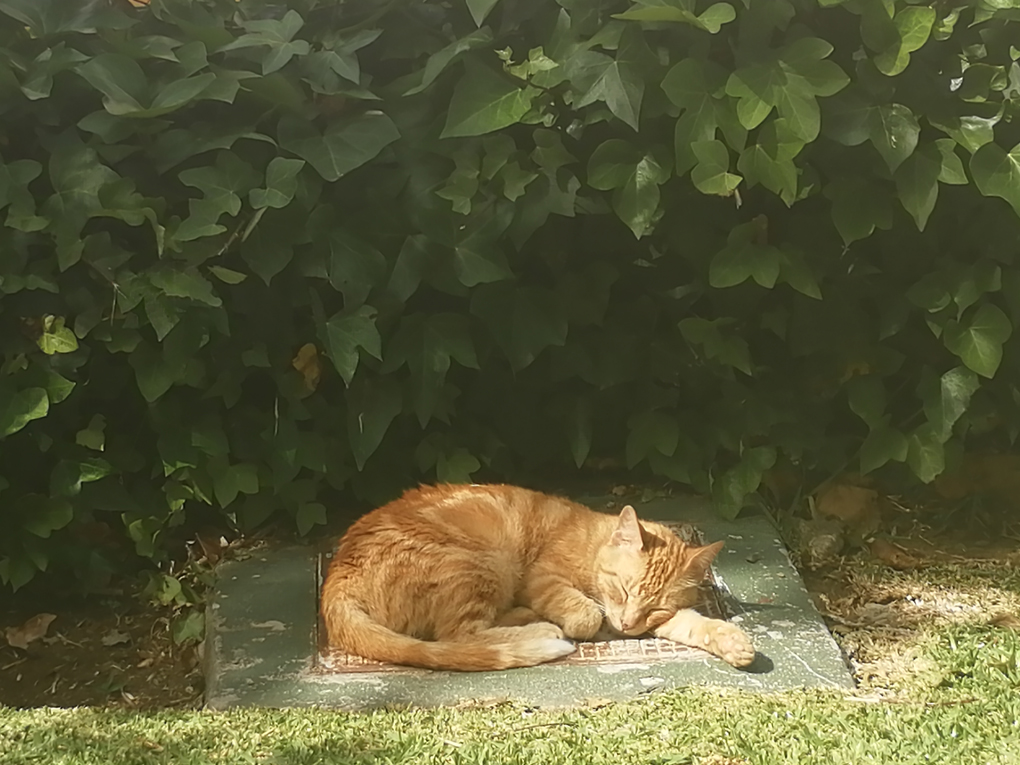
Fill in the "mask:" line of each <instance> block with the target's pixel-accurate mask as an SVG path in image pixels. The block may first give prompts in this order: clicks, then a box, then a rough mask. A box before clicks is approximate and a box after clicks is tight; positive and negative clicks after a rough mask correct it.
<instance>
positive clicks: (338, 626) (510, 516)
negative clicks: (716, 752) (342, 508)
mask: <svg viewBox="0 0 1020 765" xmlns="http://www.w3.org/2000/svg"><path fill="white" fill-rule="evenodd" d="M721 547H722V542H716V543H715V544H711V545H708V546H706V547H691V546H688V545H686V544H684V542H682V541H681V540H680V539H678V538H677V536H676V535H675V534H673V533H672V532H671V531H670V530H669V529H667V528H665V527H664V526H661V525H659V524H656V523H648V522H639V521H638V519H637V516H636V515H635V513H634V508H632V507H630V506H629V505H628V506H627V507H625V508H624V509H623V512H621V513H620V515H619V517H616V516H612V515H606V514H604V513H597V512H595V511H593V510H590V509H588V508H587V507H583V506H582V505H579V504H577V503H574V502H570V501H569V500H566V499H561V498H558V497H552V496H549V495H546V494H541V493H539V492H535V491H530V490H528V489H522V488H517V487H514V486H451V485H442V486H434V487H422V488H418V489H412V490H410V491H408V492H406V493H405V494H404V495H403V496H402V497H401V498H400V499H397V500H395V501H393V502H390V503H389V504H387V505H384V506H383V507H380V508H378V509H377V510H374V511H372V512H371V513H369V514H367V515H365V516H363V517H362V518H360V519H359V520H357V521H356V522H355V523H354V524H353V525H352V526H351V527H350V529H349V530H348V531H347V533H346V534H344V536H343V538H341V540H340V544H339V547H338V549H337V552H336V555H335V556H334V558H333V562H332V564H331V565H330V567H329V572H328V573H327V575H326V581H325V582H324V583H323V587H322V615H323V618H324V621H325V624H326V629H327V631H328V634H329V643H330V645H332V646H335V647H338V648H341V649H343V650H345V651H347V652H349V653H353V654H357V655H360V656H363V657H365V658H368V659H374V660H376V661H383V662H389V663H392V664H407V665H411V666H416V667H425V668H427V669H447V670H462V671H477V670H496V669H508V668H511V667H527V666H532V665H535V664H540V663H542V662H546V661H551V660H552V659H556V658H559V657H561V656H566V655H567V654H569V653H572V652H573V651H574V650H575V648H574V644H573V643H571V642H570V641H569V640H565V639H564V638H570V639H572V640H590V639H591V638H593V637H594V636H595V635H596V634H597V633H599V632H600V629H601V628H602V627H603V621H605V622H607V624H608V627H609V628H610V629H611V630H612V631H613V632H615V633H618V634H619V635H623V636H630V637H635V636H638V635H644V634H646V633H649V632H650V633H652V634H654V635H656V636H658V637H661V638H666V639H669V640H674V641H676V642H678V643H683V644H684V645H689V646H696V647H698V648H703V649H705V650H707V651H709V652H711V653H713V654H715V655H716V656H719V657H721V658H722V659H723V660H724V661H726V662H728V663H729V664H732V665H733V666H735V667H743V666H747V665H748V664H750V663H751V662H752V661H753V660H754V655H755V651H754V646H753V645H752V644H751V641H750V639H749V638H748V637H747V635H746V634H744V632H743V631H742V630H740V628H739V627H737V626H736V625H734V624H730V623H729V622H725V621H720V620H718V619H709V618H706V617H704V616H702V615H701V614H699V613H697V612H696V611H693V610H691V609H690V606H692V605H694V603H696V602H697V600H698V598H699V596H698V590H697V587H698V585H699V584H700V583H701V582H702V580H703V579H704V578H705V574H706V572H707V571H708V567H709V565H710V563H711V561H712V559H713V558H714V557H715V555H716V553H718V552H719V550H720V548H721Z"/></svg>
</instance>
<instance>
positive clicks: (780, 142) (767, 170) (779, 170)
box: [737, 117, 804, 205]
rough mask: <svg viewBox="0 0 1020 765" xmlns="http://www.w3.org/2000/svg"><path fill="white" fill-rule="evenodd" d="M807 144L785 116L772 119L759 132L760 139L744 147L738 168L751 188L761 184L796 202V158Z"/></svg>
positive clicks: (784, 199)
mask: <svg viewBox="0 0 1020 765" xmlns="http://www.w3.org/2000/svg"><path fill="white" fill-rule="evenodd" d="M803 148H804V143H803V142H802V141H801V140H800V139H799V138H798V137H797V136H795V135H794V134H793V132H792V130H790V129H789V127H788V123H787V120H786V119H785V118H783V117H781V118H778V119H774V120H770V121H769V122H767V123H766V124H765V125H764V126H762V128H761V130H760V131H759V133H758V142H757V143H755V144H752V145H750V146H748V147H746V148H745V149H744V151H743V152H742V153H741V155H740V158H739V159H738V160H737V169H738V170H740V172H741V173H743V174H744V178H745V180H746V181H747V185H748V187H749V188H753V187H754V186H755V185H756V184H758V183H760V184H761V185H762V186H764V187H765V188H767V189H768V190H769V191H771V192H773V193H774V194H778V195H779V196H780V198H781V199H782V200H783V201H784V202H785V203H786V204H787V205H792V204H793V203H794V202H795V201H796V195H797V176H798V171H797V167H796V165H794V163H793V158H794V157H796V156H797V154H799V153H800V151H801V149H803Z"/></svg>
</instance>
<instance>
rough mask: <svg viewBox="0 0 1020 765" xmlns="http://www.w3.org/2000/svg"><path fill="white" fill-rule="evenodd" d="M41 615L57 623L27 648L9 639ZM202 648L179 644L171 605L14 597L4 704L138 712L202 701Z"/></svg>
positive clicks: (0, 626)
mask: <svg viewBox="0 0 1020 765" xmlns="http://www.w3.org/2000/svg"><path fill="white" fill-rule="evenodd" d="M40 613H50V614H54V615H56V618H55V619H54V620H53V621H52V622H51V623H50V625H49V628H48V629H47V631H46V635H45V636H44V637H42V638H40V639H37V640H33V641H32V642H30V643H29V644H28V646H27V648H26V649H21V648H14V647H13V646H11V645H9V644H8V641H7V640H6V639H4V636H5V635H6V634H7V631H8V629H17V628H18V627H20V626H21V625H23V624H24V623H25V622H26V620H28V619H30V618H32V617H34V616H36V615H37V614H40ZM199 665H200V662H199V660H198V649H197V647H196V646H189V647H186V648H184V649H181V648H178V647H177V646H175V645H174V643H173V640H172V638H171V635H170V616H169V613H168V611H167V609H165V608H158V607H156V606H152V605H148V604H146V603H145V602H143V601H142V599H141V598H139V597H138V596H137V595H131V594H120V595H115V596H105V597H102V598H89V599H78V600H77V602H68V601H67V600H64V599H61V598H51V599H46V600H44V601H43V602H37V603H35V604H31V607H30V604H28V603H25V602H23V601H22V599H16V601H15V603H14V604H13V606H12V607H9V608H4V609H2V610H0V705H6V706H10V707H39V706H55V707H74V706H119V707H125V708H132V709H151V708H168V707H184V708H194V707H198V706H200V705H201V703H202V689H203V685H202V673H201V671H200V666H199Z"/></svg>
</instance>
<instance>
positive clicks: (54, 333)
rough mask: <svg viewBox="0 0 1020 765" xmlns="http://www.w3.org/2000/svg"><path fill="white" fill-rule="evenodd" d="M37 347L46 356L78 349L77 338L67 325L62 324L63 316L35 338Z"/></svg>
mask: <svg viewBox="0 0 1020 765" xmlns="http://www.w3.org/2000/svg"><path fill="white" fill-rule="evenodd" d="M36 343H37V345H38V346H39V349H40V350H41V351H42V352H43V353H45V354H46V355H47V356H52V355H54V354H56V353H71V352H72V351H76V350H78V338H77V337H75V335H74V332H72V331H71V329H70V328H69V327H65V326H64V319H63V317H60V318H58V319H57V320H56V321H55V322H54V323H53V326H51V327H49V328H47V329H45V330H44V331H43V333H42V334H41V335H39V339H38V340H36Z"/></svg>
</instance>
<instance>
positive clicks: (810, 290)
mask: <svg viewBox="0 0 1020 765" xmlns="http://www.w3.org/2000/svg"><path fill="white" fill-rule="evenodd" d="M780 255H781V259H782V262H781V265H780V269H779V278H780V279H781V280H782V281H784V282H786V283H787V284H789V285H790V286H791V287H793V288H794V289H795V290H797V292H799V293H801V294H802V295H807V296H808V297H809V298H814V299H815V300H821V299H822V290H821V288H820V287H819V286H818V279H817V278H816V277H815V274H814V272H813V271H812V270H811V267H810V266H809V265H808V264H807V263H806V262H805V261H804V259H803V258H802V257H801V256H800V254H799V253H797V252H794V251H790V250H782V251H780Z"/></svg>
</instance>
